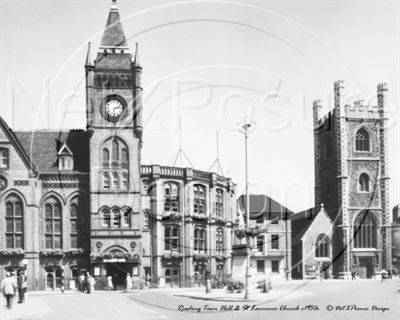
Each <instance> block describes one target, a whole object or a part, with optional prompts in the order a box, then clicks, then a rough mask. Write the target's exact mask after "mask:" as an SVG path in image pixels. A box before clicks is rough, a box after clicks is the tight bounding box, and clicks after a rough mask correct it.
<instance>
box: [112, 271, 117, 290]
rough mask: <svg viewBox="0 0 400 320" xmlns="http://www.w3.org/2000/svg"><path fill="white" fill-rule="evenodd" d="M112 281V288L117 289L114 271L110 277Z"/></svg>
mask: <svg viewBox="0 0 400 320" xmlns="http://www.w3.org/2000/svg"><path fill="white" fill-rule="evenodd" d="M112 283H113V286H114V290H117V274H116V273H114V275H113V277H112Z"/></svg>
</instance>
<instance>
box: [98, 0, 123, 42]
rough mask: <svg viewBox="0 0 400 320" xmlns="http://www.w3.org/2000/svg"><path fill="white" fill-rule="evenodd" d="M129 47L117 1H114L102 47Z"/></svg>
mask: <svg viewBox="0 0 400 320" xmlns="http://www.w3.org/2000/svg"><path fill="white" fill-rule="evenodd" d="M110 47H111V48H116V47H128V44H127V42H126V38H125V34H124V30H123V28H122V24H121V21H120V17H119V11H118V7H117V1H115V0H114V1H113V2H112V6H111V9H110V13H109V14H108V19H107V24H106V29H105V30H104V33H103V37H102V39H101V45H100V48H110Z"/></svg>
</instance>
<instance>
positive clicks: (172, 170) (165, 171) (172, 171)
mask: <svg viewBox="0 0 400 320" xmlns="http://www.w3.org/2000/svg"><path fill="white" fill-rule="evenodd" d="M160 170H161V174H162V175H166V176H174V177H183V169H182V168H176V167H160Z"/></svg>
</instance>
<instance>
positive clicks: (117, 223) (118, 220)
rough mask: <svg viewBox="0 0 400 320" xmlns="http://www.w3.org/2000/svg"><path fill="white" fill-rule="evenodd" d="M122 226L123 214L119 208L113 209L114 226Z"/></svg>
mask: <svg viewBox="0 0 400 320" xmlns="http://www.w3.org/2000/svg"><path fill="white" fill-rule="evenodd" d="M120 226H121V214H120V212H119V210H118V209H114V210H113V211H112V227H113V228H119V227H120Z"/></svg>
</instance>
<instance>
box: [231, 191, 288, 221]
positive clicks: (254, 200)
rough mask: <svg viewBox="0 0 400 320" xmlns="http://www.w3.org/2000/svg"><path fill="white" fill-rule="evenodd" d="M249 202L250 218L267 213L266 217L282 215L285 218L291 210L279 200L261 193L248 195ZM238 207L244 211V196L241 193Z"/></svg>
mask: <svg viewBox="0 0 400 320" xmlns="http://www.w3.org/2000/svg"><path fill="white" fill-rule="evenodd" d="M249 198H250V199H249V203H250V219H257V218H258V217H260V216H261V215H267V218H269V219H270V218H272V217H276V216H279V217H282V218H286V217H287V216H290V215H291V214H292V213H293V212H292V211H290V210H289V209H288V208H286V207H284V206H283V205H281V204H280V203H279V202H277V201H275V200H274V199H272V198H270V197H268V196H267V195H263V194H251V195H249ZM238 206H239V209H240V210H242V211H243V212H245V210H246V196H245V195H241V196H240V197H239V199H238Z"/></svg>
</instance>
